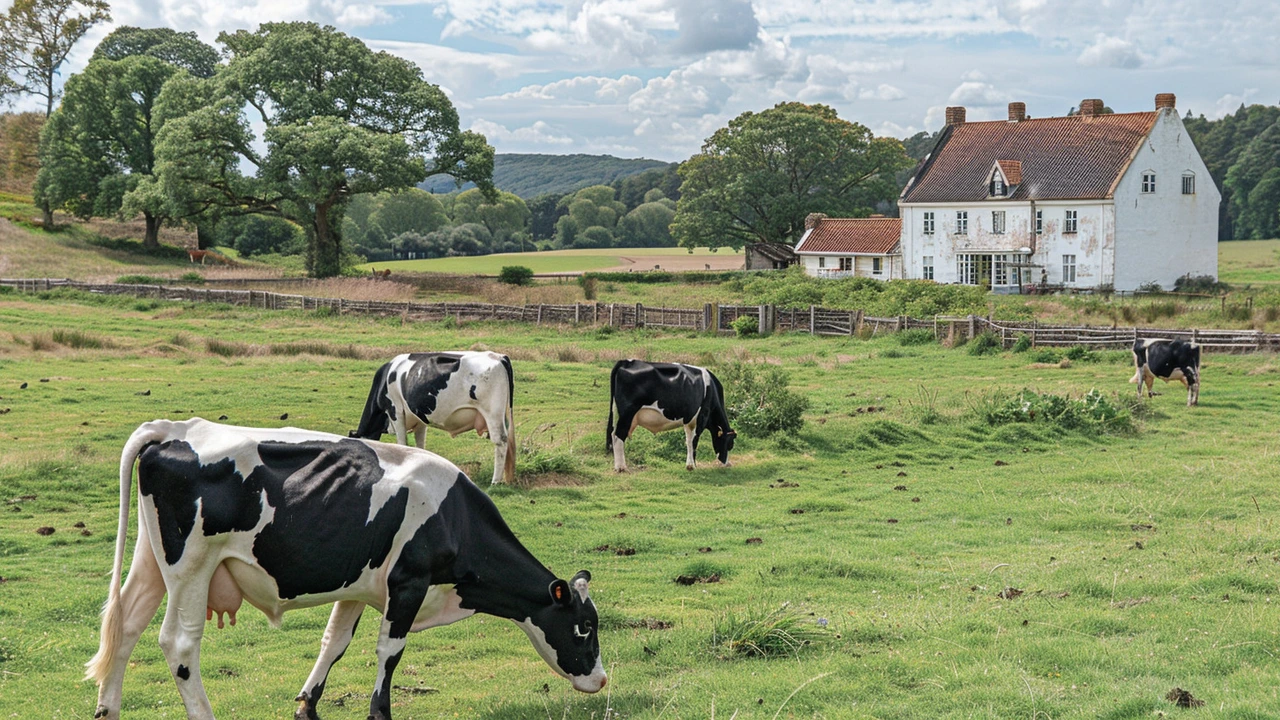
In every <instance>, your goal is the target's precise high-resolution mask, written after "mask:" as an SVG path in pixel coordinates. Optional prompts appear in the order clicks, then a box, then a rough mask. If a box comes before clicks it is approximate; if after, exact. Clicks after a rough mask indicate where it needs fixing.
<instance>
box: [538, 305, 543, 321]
mask: <svg viewBox="0 0 1280 720" xmlns="http://www.w3.org/2000/svg"><path fill="white" fill-rule="evenodd" d="M537 324H538V325H541V324H542V303H538V321H537Z"/></svg>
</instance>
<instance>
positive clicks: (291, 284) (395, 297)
mask: <svg viewBox="0 0 1280 720" xmlns="http://www.w3.org/2000/svg"><path fill="white" fill-rule="evenodd" d="M212 275H213V273H209V274H208V275H206V276H205V278H206V280H210V281H214V282H217V281H216V280H214V278H213V277H212ZM239 277H245V276H244V274H242V273H239V272H237V273H235V276H234V277H232V276H230V275H229V276H227V277H226V278H224V279H223V280H224V281H226V280H233V279H235V278H239ZM252 289H253V290H260V291H266V292H275V293H280V294H282V295H306V296H308V297H318V298H342V299H343V300H357V301H370V300H371V301H375V302H408V301H410V300H416V299H418V297H419V296H418V289H417V287H415V286H414V285H411V284H409V283H402V282H395V281H389V280H374V279H372V278H328V279H325V280H304V279H299V280H288V279H286V278H280V280H279V282H278V283H254V284H253V287H252Z"/></svg>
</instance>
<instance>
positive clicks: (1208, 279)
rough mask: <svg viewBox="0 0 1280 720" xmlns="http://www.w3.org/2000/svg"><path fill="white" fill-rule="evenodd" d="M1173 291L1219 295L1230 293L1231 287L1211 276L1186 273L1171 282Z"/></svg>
mask: <svg viewBox="0 0 1280 720" xmlns="http://www.w3.org/2000/svg"><path fill="white" fill-rule="evenodd" d="M1173 291H1174V292H1180V293H1208V294H1213V295H1220V294H1222V293H1225V292H1230V291H1231V285H1230V284H1228V283H1224V282H1222V281H1221V280H1218V279H1217V278H1215V277H1213V276H1212V275H1192V274H1191V273H1187V274H1186V275H1183V276H1182V277H1180V278H1178V279H1177V280H1174V281H1173Z"/></svg>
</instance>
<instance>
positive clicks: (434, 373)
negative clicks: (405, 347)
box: [400, 353, 462, 418]
mask: <svg viewBox="0 0 1280 720" xmlns="http://www.w3.org/2000/svg"><path fill="white" fill-rule="evenodd" d="M409 363H410V365H409V369H408V371H407V372H405V374H404V377H402V378H401V379H400V393H401V394H402V395H404V401H405V404H406V405H407V406H408V408H409V412H411V413H413V414H414V415H417V416H418V417H420V418H425V417H426V416H428V415H430V414H431V413H433V412H435V410H436V398H437V397H438V396H439V395H440V391H441V390H444V388H445V386H446V385H448V384H449V378H450V376H452V375H453V373H455V372H457V371H458V367H459V366H460V365H461V363H462V356H461V355H458V354H457V353H410V354H409Z"/></svg>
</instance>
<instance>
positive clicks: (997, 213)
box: [991, 210, 1005, 235]
mask: <svg viewBox="0 0 1280 720" xmlns="http://www.w3.org/2000/svg"><path fill="white" fill-rule="evenodd" d="M1004 228H1005V212H1004V210H992V211H991V232H992V233H995V234H996V235H1003V234H1004Z"/></svg>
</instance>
